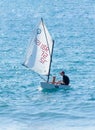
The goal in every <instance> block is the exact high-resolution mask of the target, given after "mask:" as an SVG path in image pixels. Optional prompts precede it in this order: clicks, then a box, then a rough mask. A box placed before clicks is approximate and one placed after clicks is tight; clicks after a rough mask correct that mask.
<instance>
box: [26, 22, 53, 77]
mask: <svg viewBox="0 0 95 130" xmlns="http://www.w3.org/2000/svg"><path fill="white" fill-rule="evenodd" d="M52 47H53V40H52V38H51V35H50V34H49V31H48V29H47V27H46V25H45V24H44V22H43V20H41V22H40V24H39V25H38V27H37V29H36V34H35V37H34V39H33V40H32V41H31V43H30V46H29V48H28V50H27V54H26V58H25V62H24V65H25V66H26V67H28V68H30V69H32V70H34V71H35V72H37V73H38V74H40V75H49V71H50V63H51V55H52Z"/></svg>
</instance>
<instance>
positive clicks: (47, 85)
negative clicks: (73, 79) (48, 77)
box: [41, 82, 70, 89]
mask: <svg viewBox="0 0 95 130" xmlns="http://www.w3.org/2000/svg"><path fill="white" fill-rule="evenodd" d="M69 87H70V86H69V85H61V84H52V83H47V82H41V88H43V89H57V88H69Z"/></svg>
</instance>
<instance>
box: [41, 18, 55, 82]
mask: <svg viewBox="0 0 95 130" xmlns="http://www.w3.org/2000/svg"><path fill="white" fill-rule="evenodd" d="M41 21H42V25H43V29H44V33H45V37H46V42H47V45H48V48H49V42H48V38H47V34H46V30H45V27H44V23H43V18H41ZM53 47H54V41H53V45H52V51H51V53H50V48H49V55H50V64H49V72H48V77H47V82H49V76H50V71H51V62H52V53H53Z"/></svg>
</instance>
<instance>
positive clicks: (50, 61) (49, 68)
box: [47, 40, 54, 82]
mask: <svg viewBox="0 0 95 130" xmlns="http://www.w3.org/2000/svg"><path fill="white" fill-rule="evenodd" d="M53 48H54V40H53V45H52V52H51V55H50V57H51V58H50V65H49V73H48V78H47V82H49V76H50V70H51V62H52V54H53Z"/></svg>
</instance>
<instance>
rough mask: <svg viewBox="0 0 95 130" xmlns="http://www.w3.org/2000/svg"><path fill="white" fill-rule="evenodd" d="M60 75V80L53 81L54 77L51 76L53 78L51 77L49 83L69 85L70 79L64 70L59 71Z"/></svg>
mask: <svg viewBox="0 0 95 130" xmlns="http://www.w3.org/2000/svg"><path fill="white" fill-rule="evenodd" d="M60 75H61V76H62V80H61V81H58V82H55V79H56V77H55V76H53V79H52V82H51V83H52V84H61V85H69V83H70V79H69V77H68V76H67V75H65V72H64V71H62V72H61V73H60Z"/></svg>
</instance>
